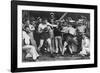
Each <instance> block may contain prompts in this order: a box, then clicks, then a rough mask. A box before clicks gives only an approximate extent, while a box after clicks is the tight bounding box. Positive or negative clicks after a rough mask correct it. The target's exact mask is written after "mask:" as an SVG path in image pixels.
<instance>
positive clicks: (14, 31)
mask: <svg viewBox="0 0 100 73" xmlns="http://www.w3.org/2000/svg"><path fill="white" fill-rule="evenodd" d="M18 5H26V6H45V7H61V8H81V9H93V10H94V49H95V50H94V64H80V65H61V66H49V67H28V68H18V67H17V65H18V64H17V48H18V46H17V45H18V44H17V23H18V22H17V8H18ZM90 67H97V6H96V5H81V4H62V3H47V2H33V1H11V72H25V71H44V70H58V69H75V68H90Z"/></svg>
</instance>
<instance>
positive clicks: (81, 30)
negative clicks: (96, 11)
mask: <svg viewBox="0 0 100 73" xmlns="http://www.w3.org/2000/svg"><path fill="white" fill-rule="evenodd" d="M77 29H78V30H79V32H82V33H84V32H85V29H86V26H85V25H81V26H79V27H77Z"/></svg>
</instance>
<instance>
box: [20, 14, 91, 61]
mask: <svg viewBox="0 0 100 73" xmlns="http://www.w3.org/2000/svg"><path fill="white" fill-rule="evenodd" d="M50 15H51V17H49V18H41V17H37V18H34V17H31V18H24V19H23V24H22V36H23V38H22V40H23V42H22V44H23V45H22V46H23V50H24V51H25V52H26V55H25V58H28V57H32V59H33V60H34V61H36V60H37V59H38V58H39V57H41V56H42V55H41V54H43V53H44V54H49V55H50V57H53V58H54V57H56V56H57V54H60V55H61V56H64V55H65V54H66V53H68V54H70V55H76V54H78V55H80V56H87V55H88V56H89V55H90V48H89V47H90V27H89V26H90V24H89V20H88V19H87V17H85V16H81V18H80V19H78V20H77V21H76V20H73V19H72V18H71V17H68V18H61V19H59V20H56V19H55V17H54V13H50ZM45 52H46V53H45Z"/></svg>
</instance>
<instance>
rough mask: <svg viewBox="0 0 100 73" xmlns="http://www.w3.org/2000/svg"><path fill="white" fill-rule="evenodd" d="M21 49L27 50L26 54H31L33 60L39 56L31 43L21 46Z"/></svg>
mask: <svg viewBox="0 0 100 73" xmlns="http://www.w3.org/2000/svg"><path fill="white" fill-rule="evenodd" d="M23 50H26V51H28V52H27V54H30V55H31V56H32V58H33V60H36V59H37V57H39V54H38V53H37V51H36V49H35V47H34V46H32V45H25V46H23Z"/></svg>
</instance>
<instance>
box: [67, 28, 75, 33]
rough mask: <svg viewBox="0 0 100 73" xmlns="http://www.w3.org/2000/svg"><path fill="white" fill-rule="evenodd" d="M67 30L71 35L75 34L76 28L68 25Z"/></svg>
mask: <svg viewBox="0 0 100 73" xmlns="http://www.w3.org/2000/svg"><path fill="white" fill-rule="evenodd" d="M68 32H69V33H70V34H72V35H76V29H75V28H73V27H68Z"/></svg>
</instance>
